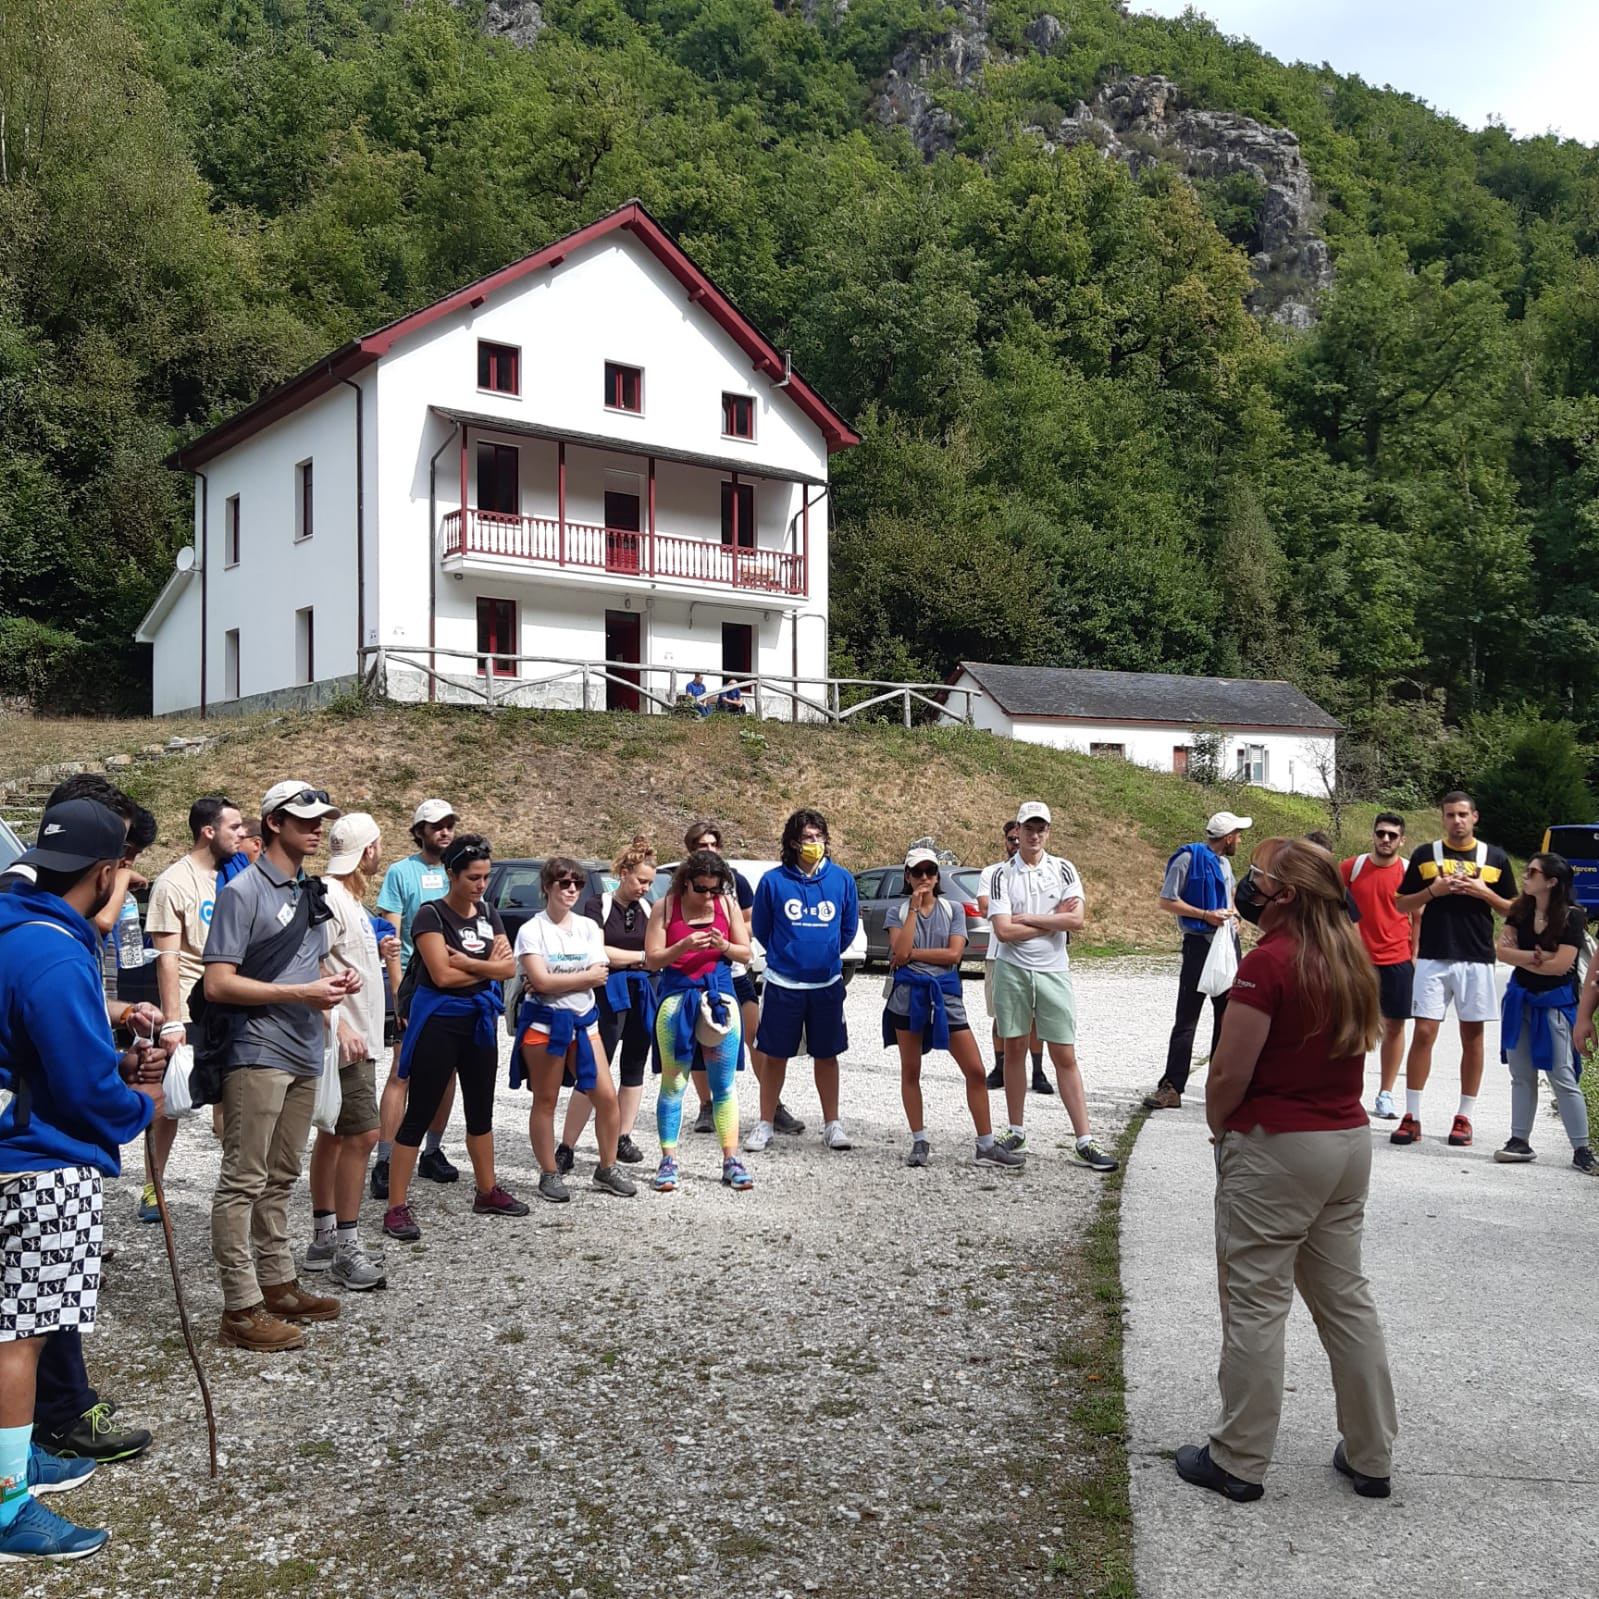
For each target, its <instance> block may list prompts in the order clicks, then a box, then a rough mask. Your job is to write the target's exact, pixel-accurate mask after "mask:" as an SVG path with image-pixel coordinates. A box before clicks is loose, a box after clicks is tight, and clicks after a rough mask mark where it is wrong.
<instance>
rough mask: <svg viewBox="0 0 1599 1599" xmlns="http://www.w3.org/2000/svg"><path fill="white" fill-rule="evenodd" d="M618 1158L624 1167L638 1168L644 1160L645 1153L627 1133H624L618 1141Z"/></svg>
mask: <svg viewBox="0 0 1599 1599" xmlns="http://www.w3.org/2000/svg"><path fill="white" fill-rule="evenodd" d="M616 1158H617V1159H618V1160H619V1161H621V1162H622V1164H623V1165H624V1166H636V1165H638V1163H639V1162H640V1161H641V1160H643V1159H644V1151H643V1150H642V1149H640V1148H639V1147H638V1145H637V1144H635V1143H634V1142H633V1140H632V1139H631V1138H629V1137H628V1135H627V1134H626V1133H623V1134H622V1136H621V1137H620V1138H618V1139H617V1141H616Z"/></svg>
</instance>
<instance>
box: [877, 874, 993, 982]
mask: <svg viewBox="0 0 1599 1599" xmlns="http://www.w3.org/2000/svg"><path fill="white" fill-rule="evenodd" d="M982 875H983V874H982V871H981V870H980V869H979V868H978V867H976V866H941V867H940V868H939V872H938V876H939V892H940V893H941V894H943V895H944V897H945V898H946V899H952V900H955V901H957V902H958V903H959V904H960V905H961V906H962V908H963V909H964V910H965V912H966V952H965V954H964V955H963V956H962V960H963V961H981V960H986V959H987V958H988V940H989V936H990V928H989V923H988V919H987V918H986V917H983V916H979V915H978V914H977V895H978V892H979V885H980V883H981V879H982ZM855 891H856V893H858V894H859V895H860V899H861V926H862V927H863V928H864V929H865V930H866V958H867V960H870V961H883V962H885V963H886V962H887V960H888V913H889V911H890V909H891V908H892V907H893V906H895V905H898V904H900V903H902V902H903V901H904V899H905V897H906V895H905V868H904V866H903V865H899V866H874V867H872V868H871V869H870V870H869V871H865V872H857V873H856V874H855Z"/></svg>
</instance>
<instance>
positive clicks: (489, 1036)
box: [400, 957, 514, 1079]
mask: <svg viewBox="0 0 1599 1599" xmlns="http://www.w3.org/2000/svg"><path fill="white" fill-rule="evenodd" d="M413 958H414V957H413ZM504 1014H505V998H504V994H503V991H502V990H501V988H500V985H499V984H498V983H490V984H489V986H488V987H487V988H485V989H484V990H483V992H482V993H481V994H447V993H445V992H444V991H443V990H442V989H438V988H434V987H433V986H432V985H431V984H429V983H418V984H417V985H416V992H415V993H414V994H412V996H411V1010H410V1014H409V1016H408V1017H407V1020H406V1024H405V1035H404V1037H403V1038H402V1040H401V1042H400V1076H401V1078H402V1079H403V1078H407V1077H409V1076H410V1075H411V1057H412V1056H413V1055H414V1054H415V1053H416V1041H417V1039H419V1038H420V1037H421V1036H422V1029H423V1028H424V1027H426V1026H427V1024H428V1023H429V1022H430V1021H432V1019H433V1018H434V1017H435V1016H470V1017H472V1018H473V1019H474V1021H475V1022H476V1025H475V1026H474V1027H473V1029H472V1042H473V1043H474V1044H478V1045H483V1044H490V1045H492V1044H494V1043H495V1037H494V1018H495V1017H496V1016H502V1015H504ZM513 1058H514V1057H513Z"/></svg>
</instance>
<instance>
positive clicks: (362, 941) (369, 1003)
mask: <svg viewBox="0 0 1599 1599" xmlns="http://www.w3.org/2000/svg"><path fill="white" fill-rule="evenodd" d="M322 881H323V883H324V885H325V886H326V888H327V891H328V909H329V910H330V911H332V913H333V915H332V918H331V919H330V920H329V922H328V953H327V963H328V965H329V966H330V967H331V968H332V969H333V971H334V972H335V973H338V972H342V971H346V970H354V971H357V972H359V973H360V974H361V986H360V988H359V989H357V990H356V992H355V993H353V994H346V995H345V996H344V998H343V999H341V1000H340V1001H339V1003H338V1007H337V1008H336V1009H335V1010H334V1011H333V1012H332V1015H333V1018H334V1021H335V1022H343V1023H344V1025H345V1026H346V1027H349V1028H351V1029H353V1030H354V1031H355V1032H357V1033H359V1034H360V1035H361V1037H362V1039H363V1040H364V1041H365V1043H366V1053H367V1058H368V1059H369V1060H376V1059H377V1057H378V1056H379V1055H381V1054H382V1053H383V963H382V961H381V960H379V958H378V940H377V934H376V933H374V932H373V931H372V918H371V917H370V916H368V915H367V913H366V906H364V905H363V904H362V903H361V902H360V900H358V899H357V898H356V897H355V895H354V894H352V893H351V892H350V891H349V889H347V888H346V887H345V886H344V884H343V883H341V882H340V881H339V880H338V878H336V877H324V878H323V879H322Z"/></svg>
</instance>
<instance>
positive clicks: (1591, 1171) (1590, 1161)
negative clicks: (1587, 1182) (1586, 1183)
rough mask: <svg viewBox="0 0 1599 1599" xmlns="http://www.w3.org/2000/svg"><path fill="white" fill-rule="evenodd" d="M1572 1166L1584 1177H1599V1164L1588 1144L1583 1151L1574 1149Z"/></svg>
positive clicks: (1583, 1147)
mask: <svg viewBox="0 0 1599 1599" xmlns="http://www.w3.org/2000/svg"><path fill="white" fill-rule="evenodd" d="M1571 1164H1572V1165H1573V1166H1575V1167H1576V1168H1577V1170H1578V1171H1580V1172H1581V1173H1582V1175H1583V1176H1584V1177H1599V1162H1596V1161H1595V1160H1594V1158H1593V1151H1592V1150H1591V1149H1589V1147H1588V1146H1587V1145H1586V1144H1584V1145H1583V1146H1582V1148H1581V1149H1574V1150H1573V1151H1572V1152H1571Z"/></svg>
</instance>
